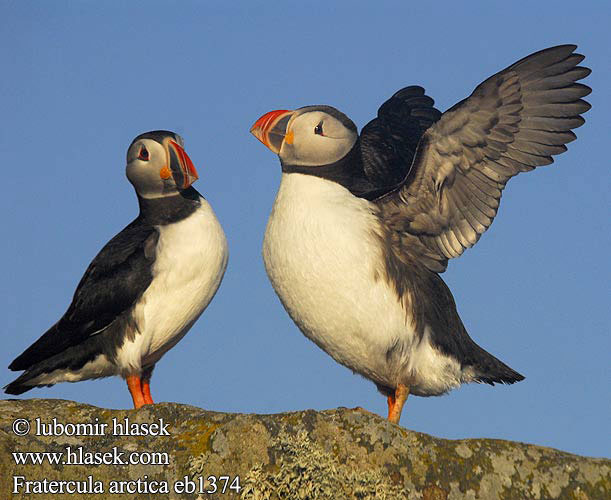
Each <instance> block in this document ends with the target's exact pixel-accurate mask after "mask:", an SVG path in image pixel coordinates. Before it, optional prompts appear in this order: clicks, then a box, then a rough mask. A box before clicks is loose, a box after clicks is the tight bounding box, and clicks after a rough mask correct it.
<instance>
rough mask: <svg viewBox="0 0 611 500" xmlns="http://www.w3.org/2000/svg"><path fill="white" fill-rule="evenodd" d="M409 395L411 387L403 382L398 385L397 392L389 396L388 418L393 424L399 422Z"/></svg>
mask: <svg viewBox="0 0 611 500" xmlns="http://www.w3.org/2000/svg"><path fill="white" fill-rule="evenodd" d="M407 396H409V389H408V388H407V386H405V385H403V384H399V385H397V388H396V389H395V393H394V394H393V395H391V396H388V420H389V421H391V422H392V423H393V424H398V423H399V420H400V419H401V411H402V410H403V405H404V404H405V401H406V400H407Z"/></svg>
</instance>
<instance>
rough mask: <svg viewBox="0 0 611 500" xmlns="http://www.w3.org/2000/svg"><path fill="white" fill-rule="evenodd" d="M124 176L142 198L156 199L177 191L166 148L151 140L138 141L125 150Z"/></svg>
mask: <svg viewBox="0 0 611 500" xmlns="http://www.w3.org/2000/svg"><path fill="white" fill-rule="evenodd" d="M126 174H127V178H128V179H129V181H130V182H131V183H132V184H133V186H134V188H135V189H136V191H137V192H138V194H139V195H140V196H143V197H144V198H158V197H161V196H165V195H167V194H173V193H175V192H176V191H177V189H176V183H175V182H174V179H173V178H172V171H171V170H170V159H169V158H168V153H167V151H166V148H165V147H164V146H163V145H161V144H159V143H158V142H157V141H154V140H152V139H140V140H138V141H136V142H134V143H133V144H132V145H131V146H130V148H129V149H128V150H127V168H126Z"/></svg>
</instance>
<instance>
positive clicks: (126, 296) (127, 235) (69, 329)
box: [9, 219, 159, 370]
mask: <svg viewBox="0 0 611 500" xmlns="http://www.w3.org/2000/svg"><path fill="white" fill-rule="evenodd" d="M158 237H159V234H158V232H157V230H156V229H155V228H154V227H152V226H149V225H145V224H142V223H141V222H140V220H139V219H136V220H135V221H133V222H132V223H131V224H129V225H128V226H127V227H126V228H125V229H123V231H121V232H120V233H119V234H117V235H116V236H115V237H114V238H113V239H112V240H110V241H109V242H108V243H107V244H106V245H105V246H104V248H102V250H100V253H98V255H97V256H96V257H95V258H94V259H93V261H92V262H91V264H89V267H88V268H87V270H86V271H85V274H84V275H83V277H82V278H81V281H80V282H79V284H78V286H77V288H76V291H75V292H74V297H73V299H72V303H71V304H70V307H69V308H68V310H67V311H66V313H65V314H64V315H63V316H62V318H61V319H60V320H59V321H58V322H57V323H56V324H55V325H53V326H52V327H51V328H49V330H48V331H47V332H45V333H44V335H43V336H42V337H40V338H39V339H38V340H37V341H36V342H34V344H32V345H31V346H30V347H28V348H27V349H26V350H25V351H24V352H23V353H22V354H21V355H20V356H18V357H17V358H16V359H15V360H14V361H13V362H12V363H11V364H10V366H9V368H10V369H11V370H26V369H28V368H29V367H30V366H32V365H34V364H35V363H38V362H40V361H42V360H44V359H47V358H49V357H51V356H54V355H56V354H58V353H60V352H62V351H63V350H65V349H67V348H68V347H71V346H74V345H78V344H79V343H81V342H82V341H83V340H85V339H86V338H88V337H90V336H92V335H96V334H99V333H101V332H103V331H104V330H105V329H106V328H108V326H110V325H111V324H112V322H113V321H115V319H117V318H118V317H119V316H120V315H121V314H122V313H124V312H125V311H126V310H127V309H129V308H130V307H131V306H132V305H133V304H134V303H135V302H136V300H138V298H139V297H140V296H141V295H142V294H143V293H144V291H145V290H146V289H147V288H148V286H149V285H150V283H151V280H152V278H153V276H152V269H151V268H152V261H153V259H154V256H155V246H156V243H157V240H158Z"/></svg>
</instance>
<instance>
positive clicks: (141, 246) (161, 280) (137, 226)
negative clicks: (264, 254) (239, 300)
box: [4, 130, 228, 409]
mask: <svg viewBox="0 0 611 500" xmlns="http://www.w3.org/2000/svg"><path fill="white" fill-rule="evenodd" d="M126 174H127V178H128V179H129V181H130V182H131V184H132V185H133V187H134V189H135V191H136V195H137V198H138V204H139V207H140V213H139V215H138V217H136V219H134V220H133V221H132V222H131V223H130V224H128V225H127V226H126V227H125V229H123V230H122V231H121V232H120V233H118V234H117V235H116V236H115V237H114V238H112V239H111V240H110V241H109V242H108V243H107V244H106V245H105V246H104V247H103V248H102V249H101V250H100V252H99V253H98V254H97V255H96V257H95V258H94V259H93V261H92V262H91V264H89V267H88V268H87V270H86V271H85V274H84V275H83V277H82V278H81V280H80V282H79V284H78V286H77V288H76V291H75V292H74V297H73V299H72V303H71V304H70V306H69V307H68V310H67V311H66V313H65V314H64V315H63V316H62V317H61V318H60V319H59V321H57V323H55V324H54V325H53V326H51V328H49V329H48V330H47V331H46V332H45V333H44V334H43V335H42V336H41V337H40V338H39V339H38V340H37V341H36V342H34V343H33V344H32V345H31V346H30V347H28V348H27V349H26V350H25V351H24V352H23V353H22V354H20V355H19V356H17V358H15V360H14V361H13V362H12V363H11V364H10V365H9V368H10V369H11V370H15V371H18V370H24V372H23V373H22V374H21V375H20V376H19V377H18V378H17V379H15V380H14V381H13V382H11V383H10V384H8V385H7V386H6V387H4V390H5V392H6V393H7V394H22V393H24V392H26V391H29V390H30V389H32V388H33V387H41V386H51V385H54V384H56V383H58V382H78V381H81V380H86V379H94V378H100V377H108V376H112V375H119V376H121V377H123V378H124V379H125V380H126V382H127V387H128V389H129V392H130V394H131V397H132V400H133V405H134V408H136V409H138V408H140V407H142V406H143V405H145V404H153V399H152V396H151V389H150V381H151V376H152V374H153V369H154V368H155V364H156V363H157V362H158V361H159V360H160V359H161V357H162V356H163V355H164V354H165V353H166V352H167V351H168V350H169V349H171V348H172V347H173V346H175V345H176V344H177V343H178V342H179V341H180V340H181V339H182V338H183V337H184V335H185V334H186V333H187V332H188V331H189V329H190V328H191V326H192V325H193V323H194V322H195V321H196V320H197V319H198V318H199V316H200V315H201V314H202V312H203V311H204V309H206V307H207V306H208V304H209V303H210V301H211V300H212V298H213V297H214V295H215V293H216V291H217V289H218V288H219V285H220V283H221V280H222V278H223V274H224V272H225V268H226V267H227V258H228V249H227V241H226V238H225V233H224V232H223V229H222V227H221V225H220V223H219V221H218V220H217V218H216V215H215V213H214V211H213V210H212V207H211V206H210V204H209V203H208V201H206V199H205V198H204V197H203V196H202V195H201V194H200V193H199V192H197V190H195V189H194V188H193V186H192V183H193V182H194V181H195V180H197V179H198V173H197V170H196V169H195V166H194V165H193V162H192V161H191V159H190V158H189V156H188V155H187V153H186V152H185V149H184V141H183V139H182V137H181V136H180V135H178V134H176V133H174V132H170V131H166V130H156V131H152V132H146V133H144V134H141V135H139V136H137V137H136V138H135V139H134V140H133V141H132V143H131V145H130V146H129V148H128V150H127V167H126Z"/></svg>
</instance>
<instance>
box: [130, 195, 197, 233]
mask: <svg viewBox="0 0 611 500" xmlns="http://www.w3.org/2000/svg"><path fill="white" fill-rule="evenodd" d="M201 199H202V196H201V195H200V194H199V193H198V192H197V190H196V189H195V188H193V187H191V186H189V187H188V188H187V189H184V190H181V191H179V192H177V193H175V194H171V195H167V196H163V197H161V198H145V197H143V196H140V195H139V194H138V204H139V205H140V216H139V217H140V218H141V219H142V220H143V221H144V222H146V223H148V224H151V225H153V226H156V225H162V224H171V223H173V222H177V221H179V220H182V219H184V218H186V217H188V216H189V215H191V214H192V213H193V212H195V210H197V209H198V208H199V206H200V204H201Z"/></svg>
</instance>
